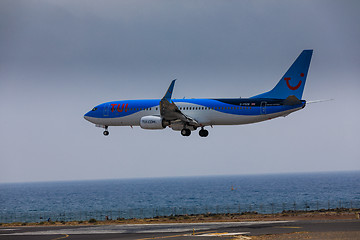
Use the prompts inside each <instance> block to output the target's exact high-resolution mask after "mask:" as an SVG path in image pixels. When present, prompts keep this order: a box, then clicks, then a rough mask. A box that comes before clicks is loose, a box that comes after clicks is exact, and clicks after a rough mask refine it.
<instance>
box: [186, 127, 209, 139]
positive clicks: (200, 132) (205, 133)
mask: <svg viewBox="0 0 360 240" xmlns="http://www.w3.org/2000/svg"><path fill="white" fill-rule="evenodd" d="M190 134H191V131H190V129H187V128H183V129H182V130H181V135H183V136H185V137H187V136H190ZM199 135H200V137H207V136H208V135H209V132H208V130H205V129H204V128H201V130H200V131H199Z"/></svg>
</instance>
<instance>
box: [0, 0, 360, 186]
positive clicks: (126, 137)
mask: <svg viewBox="0 0 360 240" xmlns="http://www.w3.org/2000/svg"><path fill="white" fill-rule="evenodd" d="M359 12H360V2H359V1H357V0H354V1H320V0H318V1H271V0H270V1H269V0H264V1H220V0H219V1H205V0H204V1H193V0H192V1H186V0H185V1H171V0H166V1H165V0H164V1H156V0H154V1H145V0H144V1H136V0H135V1H134V0H131V1H110V0H106V1H91V0H90V1H83V0H78V1H70V0H64V1H55V0H53V1H51V0H49V1H44V0H23V1H21V0H15V1H13V0H2V1H0V107H1V118H0V133H1V135H0V146H1V151H0V182H28V181H57V180H82V179H109V178H139V177H164V176H194V175H229V174H261V173H292V172H316V171H338V170H341V171H342V170H360V161H359V159H360V148H359V143H360V138H359V133H360V127H359V124H358V122H359V120H358V119H359V118H360V113H359V107H358V105H357V102H358V96H359V90H360V81H359V76H360V67H359V66H360V44H359V39H360V28H359V26H358V24H359V22H360V15H359ZM303 49H314V55H313V59H312V62H311V66H310V71H309V76H308V81H307V85H306V86H305V91H304V95H303V98H304V99H306V100H308V101H309V100H318V99H329V98H334V99H335V101H331V102H325V103H319V104H312V105H308V106H307V107H306V108H305V109H304V110H302V111H299V112H296V113H294V114H291V115H290V116H288V117H286V118H279V119H275V120H272V121H268V122H263V123H258V124H252V125H241V126H215V127H214V128H213V129H209V131H210V134H209V137H208V138H206V139H204V138H200V137H199V136H198V134H197V133H196V132H194V133H193V134H192V135H191V136H190V137H187V138H185V137H182V136H181V135H180V133H179V132H175V131H172V130H170V129H165V130H162V131H147V130H142V129H140V128H139V127H135V128H134V129H131V128H130V127H110V128H109V129H110V136H109V137H104V136H103V135H102V130H101V129H99V128H95V127H94V126H93V125H92V124H90V123H89V122H87V121H85V120H84V119H83V114H84V113H86V112H87V111H88V110H90V109H91V108H92V107H94V106H95V105H97V104H99V103H102V102H106V101H112V100H122V99H139V98H161V97H162V96H163V95H164V93H165V91H166V89H167V87H168V85H169V84H170V82H171V80H172V79H174V78H177V79H178V81H177V82H176V85H175V91H174V95H173V97H174V98H183V97H188V98H190V97H199V98H206V97H240V96H241V97H250V96H253V95H256V94H259V93H262V92H265V91H268V90H270V89H271V88H272V87H273V86H274V85H275V84H276V83H277V81H278V80H279V79H280V77H281V76H282V75H283V73H284V72H285V71H286V70H287V69H288V67H289V66H290V65H291V63H292V62H293V61H294V60H295V58H296V57H297V56H298V55H299V54H300V52H301V51H302V50H303Z"/></svg>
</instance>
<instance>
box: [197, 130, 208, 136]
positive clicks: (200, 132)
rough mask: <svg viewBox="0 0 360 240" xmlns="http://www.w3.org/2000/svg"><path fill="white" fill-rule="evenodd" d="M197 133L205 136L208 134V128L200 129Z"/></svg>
mask: <svg viewBox="0 0 360 240" xmlns="http://www.w3.org/2000/svg"><path fill="white" fill-rule="evenodd" d="M199 135H200V137H207V136H208V135H209V132H208V130H205V129H201V130H200V131H199Z"/></svg>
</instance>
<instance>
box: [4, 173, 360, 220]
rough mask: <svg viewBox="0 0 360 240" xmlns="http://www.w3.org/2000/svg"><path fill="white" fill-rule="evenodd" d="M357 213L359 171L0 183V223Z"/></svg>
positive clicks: (359, 194) (359, 206) (359, 205)
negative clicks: (295, 212) (338, 210)
mask: <svg viewBox="0 0 360 240" xmlns="http://www.w3.org/2000/svg"><path fill="white" fill-rule="evenodd" d="M341 207H345V208H360V172H359V171H357V172H331V173H306V174H298V173H297V174H276V175H242V176H213V177H174V178H149V179H120V180H97V181H73V182H42V183H12V184H0V222H39V221H45V220H48V219H49V218H50V219H51V220H53V221H55V220H58V221H59V220H61V221H70V220H88V219H90V218H95V219H98V220H103V219H105V217H106V216H107V217H109V218H112V219H116V218H146V217H156V216H170V215H181V214H199V213H242V212H253V211H256V212H259V213H272V212H281V211H283V210H306V211H307V210H317V209H329V208H341Z"/></svg>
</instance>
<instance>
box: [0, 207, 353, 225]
mask: <svg viewBox="0 0 360 240" xmlns="http://www.w3.org/2000/svg"><path fill="white" fill-rule="evenodd" d="M359 217H360V209H348V208H336V209H320V210H311V211H302V210H287V211H283V212H281V213H275V214H259V213H257V212H255V211H253V212H242V213H226V214H215V213H206V214H191V215H172V216H157V217H154V218H145V219H136V218H133V219H125V218H118V219H116V220H112V219H107V220H102V219H95V218H91V219H89V220H88V221H69V222H64V221H42V222H38V223H27V222H16V223H0V226H5V227H8V226H37V225H41V226H48V225H49V226H50V225H52V226H53V225H97V224H99V225H100V224H101V225H108V224H144V223H198V222H234V221H238V222H239V221H277V220H305V219H308V220H309V219H313V220H330V219H334V220H335V219H359Z"/></svg>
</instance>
